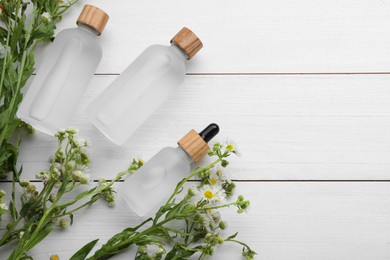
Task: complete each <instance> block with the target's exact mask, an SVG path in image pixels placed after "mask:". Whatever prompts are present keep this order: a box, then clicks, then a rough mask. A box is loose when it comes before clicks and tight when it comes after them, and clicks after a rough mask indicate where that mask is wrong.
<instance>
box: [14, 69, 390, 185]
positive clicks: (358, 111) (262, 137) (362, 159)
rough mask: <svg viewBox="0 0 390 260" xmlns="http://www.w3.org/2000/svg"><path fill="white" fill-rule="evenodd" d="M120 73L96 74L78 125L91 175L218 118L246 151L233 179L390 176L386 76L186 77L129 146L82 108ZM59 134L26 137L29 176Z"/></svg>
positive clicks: (110, 172) (224, 132) (106, 173)
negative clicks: (111, 138) (94, 122)
mask: <svg viewBox="0 0 390 260" xmlns="http://www.w3.org/2000/svg"><path fill="white" fill-rule="evenodd" d="M115 77H116V76H95V77H94V79H93V82H92V84H91V86H90V87H89V89H88V91H87V93H86V94H85V96H84V99H83V100H82V102H81V103H80V107H79V109H78V112H77V113H76V115H75V118H74V121H73V123H72V125H74V126H76V127H77V128H80V129H81V135H84V136H87V137H88V138H89V139H90V140H91V141H92V147H91V148H90V155H91V159H92V167H91V173H92V175H93V176H94V177H95V178H100V177H105V178H111V177H113V176H114V174H115V173H116V172H119V171H121V170H122V169H125V168H126V167H127V165H128V163H129V162H130V160H131V158H133V157H134V156H137V155H140V156H142V157H143V158H145V159H149V158H150V157H151V156H153V154H155V153H156V152H157V151H158V150H159V149H161V148H162V147H165V146H175V142H176V141H177V140H178V139H179V138H180V137H181V136H183V135H184V134H185V133H186V132H187V131H188V130H189V129H191V128H195V129H197V130H201V129H202V128H203V127H204V126H205V125H207V124H208V123H210V122H214V121H215V122H217V123H219V124H220V126H221V133H220V135H219V136H218V138H217V139H219V140H222V141H224V140H225V139H226V138H227V137H229V138H232V139H234V140H236V142H237V143H238V146H239V148H240V150H241V152H242V158H239V159H235V158H232V160H233V162H232V168H231V175H232V178H234V179H241V180H311V179H312V180H321V179H324V180H341V179H342V180H347V179H348V180H356V179H360V180H361V179H365V180H381V179H387V180H388V179H390V175H389V172H390V164H389V158H390V135H389V132H390V109H389V102H388V100H390V88H389V87H388V86H389V82H390V76H388V75H376V76H372V75H371V76H370V75H354V76H352V75H344V76H341V75H338V76H228V77H226V76H189V77H188V78H187V81H186V83H185V84H184V85H183V86H182V87H180V88H179V90H178V91H177V93H175V94H174V95H173V96H172V97H171V98H170V99H169V100H168V102H167V103H166V104H165V105H164V106H163V107H162V108H161V109H159V111H157V112H156V113H155V114H154V115H153V116H152V117H151V118H150V119H149V120H148V121H147V122H146V123H145V125H144V126H142V127H141V128H140V129H139V131H137V132H136V133H135V135H134V136H133V137H132V138H131V139H130V140H129V142H128V143H127V144H126V145H125V146H123V147H117V146H115V145H113V144H111V143H110V142H109V141H108V140H107V139H106V138H105V137H104V136H103V135H102V134H100V133H99V131H98V130H97V129H96V128H95V127H94V126H92V125H91V124H90V123H89V122H88V120H87V119H86V118H85V115H84V110H85V108H86V106H87V104H89V103H90V102H91V101H92V100H93V99H94V98H95V97H96V96H97V95H98V94H99V93H100V92H101V91H102V90H103V89H104V88H105V87H106V86H107V85H109V83H110V82H111V81H112V80H113V79H114V78H115ZM124 120H126V119H124ZM54 141H55V140H54V139H53V138H50V137H48V136H45V135H43V134H37V135H36V136H35V137H33V138H26V139H25V141H24V143H23V145H22V148H21V153H20V163H22V164H23V165H24V171H25V174H26V176H29V177H30V178H32V176H34V174H35V172H37V171H40V170H42V169H44V168H45V167H47V160H48V158H49V156H50V154H52V153H53V151H54V150H55V142H54Z"/></svg>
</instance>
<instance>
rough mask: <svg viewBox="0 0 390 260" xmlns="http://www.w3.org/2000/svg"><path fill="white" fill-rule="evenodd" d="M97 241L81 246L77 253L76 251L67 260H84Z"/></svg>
mask: <svg viewBox="0 0 390 260" xmlns="http://www.w3.org/2000/svg"><path fill="white" fill-rule="evenodd" d="M98 241H99V239H95V240H93V241H91V242H89V243H88V244H86V245H85V246H83V247H82V248H81V249H80V250H79V251H77V252H76V253H75V254H74V255H73V256H72V257H71V258H70V259H69V260H84V259H85V258H86V257H87V256H88V254H89V253H90V252H91V250H92V248H93V247H94V246H95V244H96V243H97V242H98Z"/></svg>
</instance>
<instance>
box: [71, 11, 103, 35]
mask: <svg viewBox="0 0 390 260" xmlns="http://www.w3.org/2000/svg"><path fill="white" fill-rule="evenodd" d="M109 19H110V17H109V16H108V14H106V12H104V11H103V10H101V9H100V8H97V7H96V6H93V5H85V6H84V8H83V10H82V11H81V13H80V16H79V18H78V19H77V22H76V23H77V25H79V24H84V25H87V26H89V27H91V28H92V29H94V30H95V31H97V33H98V35H101V34H102V32H103V31H104V28H105V27H106V24H107V22H108V20H109Z"/></svg>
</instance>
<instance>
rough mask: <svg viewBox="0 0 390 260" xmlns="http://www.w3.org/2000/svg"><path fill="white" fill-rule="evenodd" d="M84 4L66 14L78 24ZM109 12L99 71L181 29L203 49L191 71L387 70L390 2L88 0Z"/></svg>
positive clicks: (67, 22)
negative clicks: (199, 41) (197, 39)
mask: <svg viewBox="0 0 390 260" xmlns="http://www.w3.org/2000/svg"><path fill="white" fill-rule="evenodd" d="M85 3H87V2H86V1H81V2H80V3H78V4H77V5H76V7H75V8H73V9H72V10H71V11H70V13H69V14H66V15H65V17H64V20H63V22H61V23H60V24H59V26H58V28H59V30H61V29H63V28H70V27H74V26H75V21H76V19H77V16H78V14H79V12H80V10H81V8H82V5H83V4H85ZM88 3H92V4H95V5H97V6H99V7H101V8H102V9H104V10H106V11H107V13H108V14H110V16H111V19H110V21H109V23H108V25H107V28H106V31H105V32H104V34H103V36H102V38H101V42H102V46H103V49H104V58H103V60H102V63H101V65H100V67H99V69H98V73H119V72H121V71H123V69H124V68H125V67H127V65H128V64H129V63H130V62H131V61H132V60H134V58H135V57H137V56H138V55H139V54H140V53H141V52H142V51H143V50H144V49H145V48H146V47H147V46H149V45H152V44H168V43H169V40H170V39H171V37H172V36H173V35H174V34H175V33H176V32H177V31H178V30H179V29H180V28H181V27H183V26H188V27H189V28H191V29H193V30H194V31H195V32H196V33H197V34H198V35H199V37H200V38H201V39H202V40H203V42H204V45H205V47H204V49H203V50H202V51H201V52H200V53H199V55H198V56H197V57H196V58H194V60H193V61H192V62H191V63H190V64H189V66H188V71H189V72H190V73H222V72H223V73H238V72H240V73H242V72H243V73H248V72H253V73H264V72H267V73H286V72H382V71H389V67H390V59H389V58H388V57H389V56H390V49H389V48H388V46H389V44H390V36H389V34H388V33H386V32H387V29H388V28H389V26H390V17H389V15H388V13H389V9H390V2H389V1H365V0H344V1H337V0H327V1H311V0H298V1H286V0H267V1H258V0H247V1H245V4H243V3H242V1H236V0H226V1H208V0H191V1H181V0H171V1H168V2H167V1H150V0H149V1H148V0H145V1H139V2H137V3H134V2H132V1H128V0H115V1H104V0H90V1H88Z"/></svg>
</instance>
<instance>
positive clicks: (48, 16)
mask: <svg viewBox="0 0 390 260" xmlns="http://www.w3.org/2000/svg"><path fill="white" fill-rule="evenodd" d="M41 17H42V21H44V22H45V23H50V22H51V20H52V17H51V14H50V13H48V12H44V13H43V14H42V16H41Z"/></svg>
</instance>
